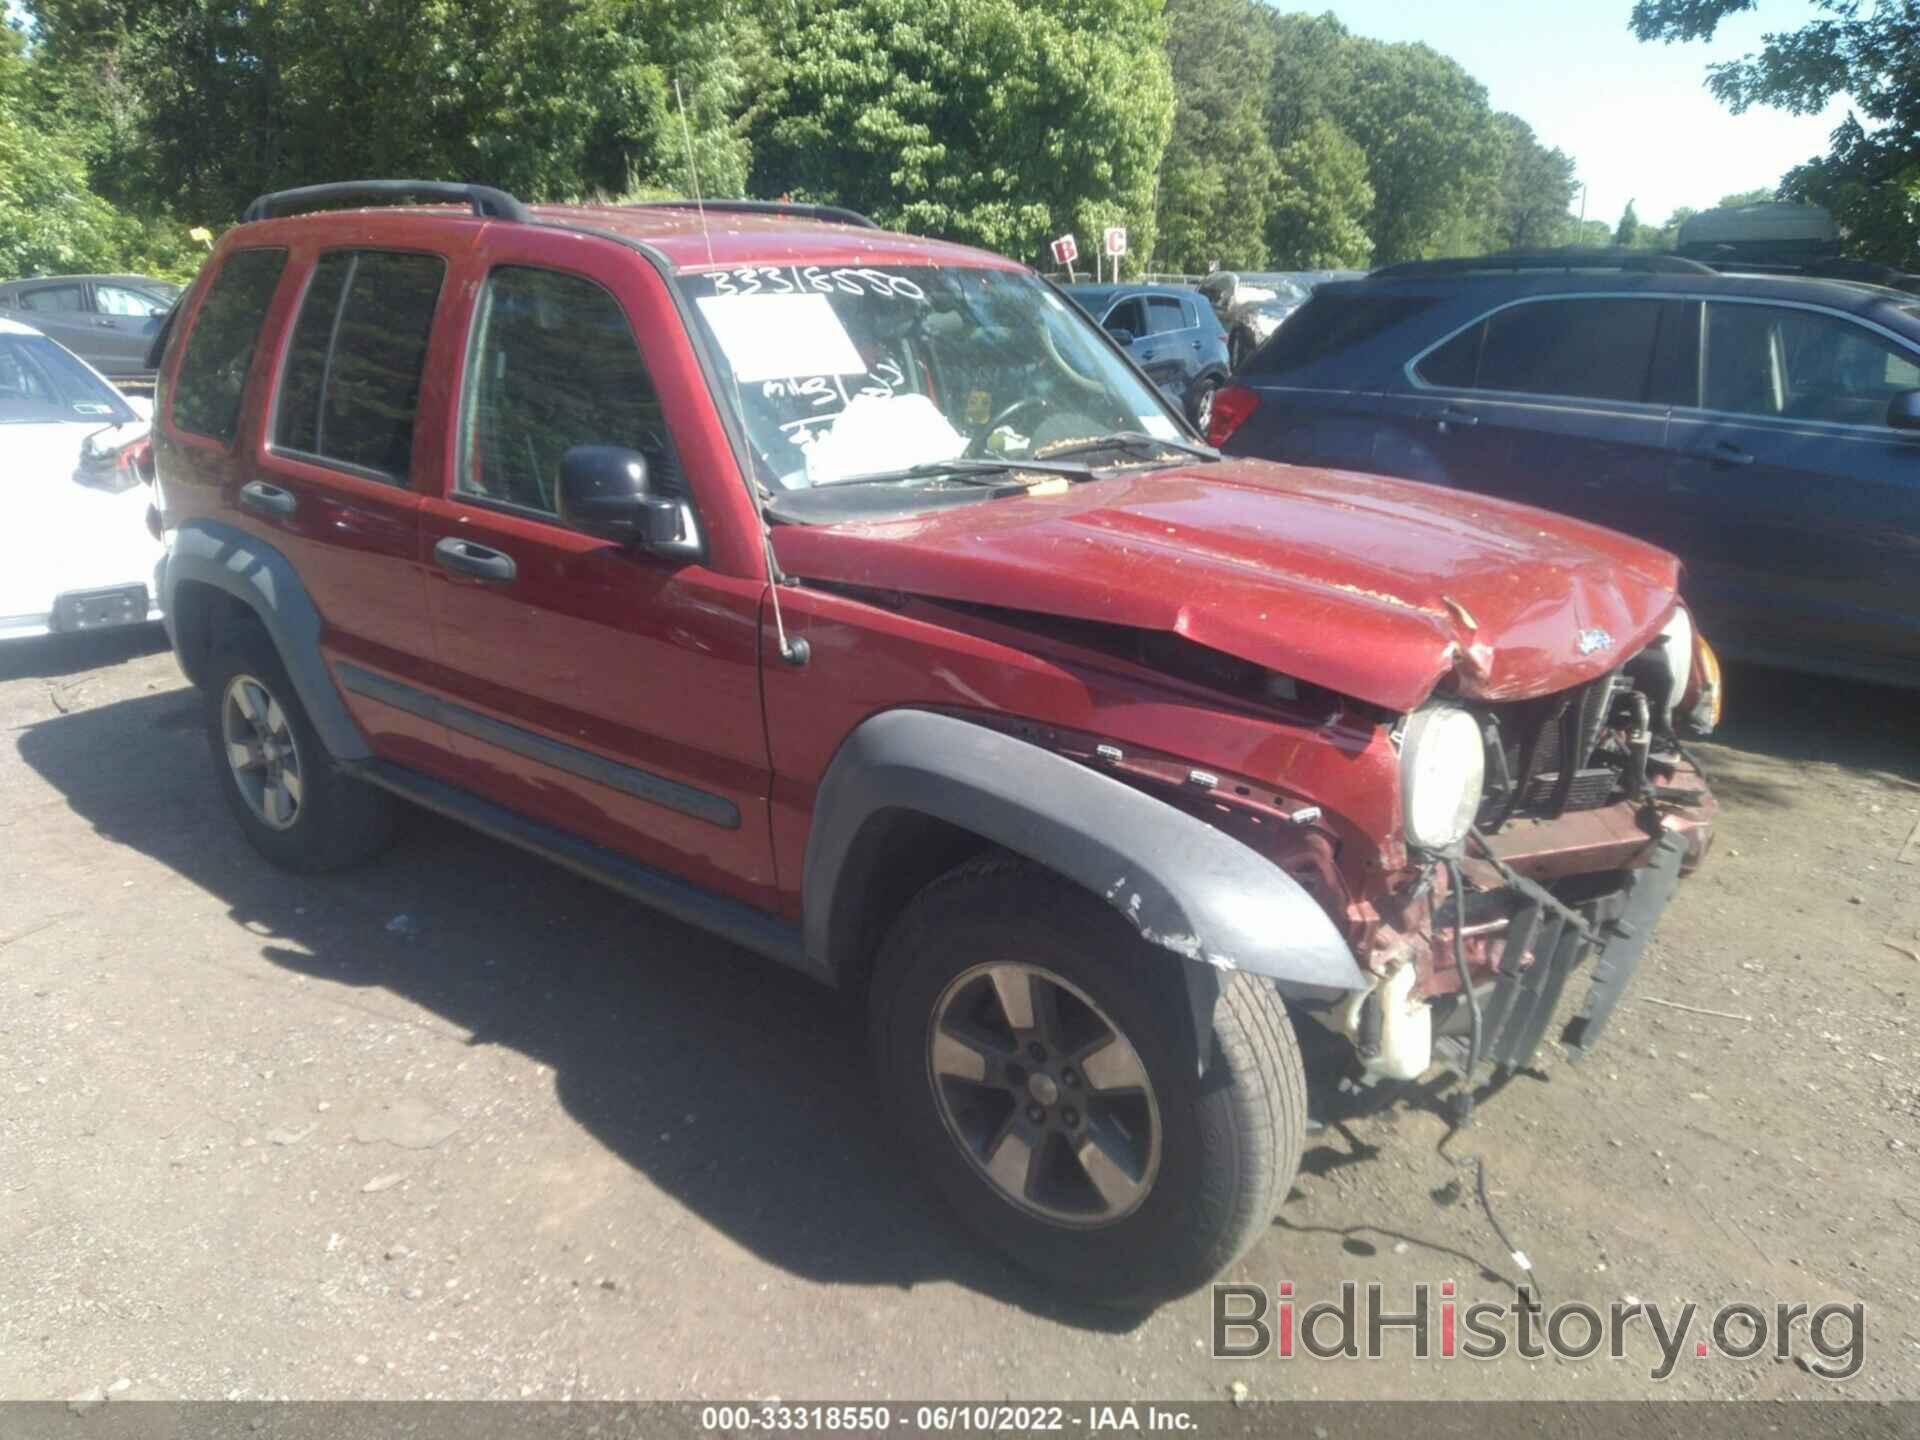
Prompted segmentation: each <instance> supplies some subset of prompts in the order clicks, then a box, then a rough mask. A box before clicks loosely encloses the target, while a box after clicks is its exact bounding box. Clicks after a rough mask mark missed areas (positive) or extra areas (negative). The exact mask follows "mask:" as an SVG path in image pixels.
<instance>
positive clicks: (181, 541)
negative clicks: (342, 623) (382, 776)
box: [159, 520, 373, 760]
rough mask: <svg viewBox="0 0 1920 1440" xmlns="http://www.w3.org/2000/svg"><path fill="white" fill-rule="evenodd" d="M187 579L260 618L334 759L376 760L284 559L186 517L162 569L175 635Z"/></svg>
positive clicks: (229, 530) (250, 539) (249, 539)
mask: <svg viewBox="0 0 1920 1440" xmlns="http://www.w3.org/2000/svg"><path fill="white" fill-rule="evenodd" d="M184 581H197V582H199V583H201V584H205V585H211V586H213V587H214V588H215V589H218V590H224V591H225V592H226V593H227V594H229V595H231V596H233V598H234V599H236V600H238V601H239V602H240V603H241V604H243V605H245V606H246V607H247V608H248V609H249V610H251V611H252V612H253V613H254V614H255V615H256V616H258V617H259V620H260V623H261V624H262V625H263V626H264V627H266V631H267V634H268V636H269V637H270V638H271V639H272V640H273V643H274V647H275V648H276V649H277V650H279V652H280V659H281V662H282V663H283V664H285V665H286V667H287V676H288V678H289V679H291V680H292V681H293V688H294V691H295V693H297V694H298V695H299V697H300V703H301V704H302V705H303V706H305V707H306V711H307V716H308V718H309V719H311V720H312V721H313V728H314V729H315V730H317V731H319V732H320V741H321V743H322V744H324V745H325V746H326V747H327V753H328V754H330V755H331V756H332V757H333V758H334V759H335V760H366V759H370V758H371V757H372V755H373V751H372V749H371V748H370V747H369V746H368V744H367V739H366V736H364V735H362V734H361V733H360V727H359V726H358V725H356V724H354V722H353V716H352V715H351V714H349V713H348V711H347V707H346V702H344V701H343V700H342V699H341V698H340V692H339V690H338V689H337V688H336V687H335V685H334V683H333V677H332V676H331V675H329V674H328V673H327V665H326V661H325V660H324V659H323V658H322V657H321V654H320V631H321V628H322V626H321V620H320V612H319V611H318V610H317V609H315V608H314V604H313V599H312V597H311V596H309V595H308V594H307V589H306V586H304V585H302V584H301V583H300V577H299V576H298V575H297V574H295V573H294V569H293V566H292V564H291V563H289V561H288V560H287V557H286V556H284V555H282V554H281V553H280V552H279V551H278V550H276V549H274V548H273V546H271V545H268V544H266V543H265V542H264V541H262V540H260V539H258V538H257V537H255V536H252V535H249V534H247V533H246V532H245V531H244V530H239V529H236V528H234V527H233V526H231V525H227V524H223V523H222V522H220V521H218V520H189V521H187V522H186V523H185V524H184V525H181V526H180V527H179V528H178V529H177V530H175V531H174V532H173V537H172V545H171V547H170V548H169V550H168V551H167V554H166V558H165V559H164V560H163V561H162V562H161V564H160V571H159V589H160V605H161V609H162V610H163V611H164V612H165V614H166V615H167V616H168V627H169V629H170V630H171V628H172V626H173V619H172V617H173V616H174V615H175V614H176V613H177V612H176V610H175V608H174V593H175V591H176V590H177V589H178V587H179V586H180V584H181V583H182V582H184ZM176 643H177V641H176Z"/></svg>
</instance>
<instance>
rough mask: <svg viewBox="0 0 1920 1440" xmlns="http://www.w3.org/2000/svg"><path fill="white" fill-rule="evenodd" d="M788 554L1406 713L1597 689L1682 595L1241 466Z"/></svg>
mask: <svg viewBox="0 0 1920 1440" xmlns="http://www.w3.org/2000/svg"><path fill="white" fill-rule="evenodd" d="M774 550H775V553H776V554H777V555H778V557H779V560H780V565H781V568H782V569H783V570H785V571H786V572H787V573H788V574H790V575H793V576H796V577H798V578H800V579H806V580H823V581H833V582H839V583H842V584H850V585H866V586H873V587H875V588H878V589H886V590H898V591H902V592H905V593H909V594H918V595H925V596H929V597H933V598H937V599H947V600H964V601H972V602H975V603H979V604H987V605H996V606H1002V607H1006V608H1009V609H1018V610H1030V611H1035V612H1039V613H1042V614H1048V615H1062V616H1071V617H1074V618H1078V619H1084V620H1098V621H1104V622H1106V623H1109V624H1114V625H1127V626H1132V627H1135V628H1139V629H1151V630H1167V631H1172V632H1174V633H1176V634H1179V635H1182V636H1184V637H1186V638H1187V639H1189V640H1192V641H1194V642H1195V643H1197V644H1200V645H1205V646H1208V647H1210V648H1212V649H1215V650H1221V651H1224V652H1226V653H1227V654H1230V655H1235V656H1238V657H1239V658H1241V659H1243V660H1248V661H1251V662H1253V663H1254V664H1257V665H1262V666H1265V667H1266V668H1268V669H1271V670H1277V671H1280V672H1282V673H1284V674H1287V675H1291V676H1294V677H1295V678H1296V679H1300V680H1304V681H1307V682H1308V683H1310V684H1314V685H1321V686H1324V687H1326V688H1327V689H1329V690H1334V691H1338V692H1339V693H1341V694H1343V695H1350V696H1353V697H1354V698H1355V699H1359V700H1364V701H1368V702H1370V703H1372V704H1376V705H1382V706H1386V707H1387V708H1389V709H1393V710H1410V709H1412V708H1414V707H1415V706H1417V705H1419V704H1420V702H1421V701H1423V700H1425V699H1426V697H1427V696H1428V695H1429V694H1430V693H1432V691H1433V689H1434V687H1435V686H1436V685H1437V684H1439V682H1440V681H1441V680H1442V679H1443V678H1445V677H1446V676H1447V675H1448V674H1449V673H1455V674H1456V675H1457V679H1456V686H1455V688H1456V689H1457V690H1458V691H1459V693H1461V694H1462V695H1466V696H1469V697H1473V698H1477V699H1483V700H1510V699H1517V698H1520V697H1523V696H1528V695H1539V694H1546V693H1549V692H1552V691H1556V690H1563V689H1566V688H1568V687H1570V686H1574V685H1578V684H1582V683H1584V682H1585V681H1588V680H1591V679H1594V678H1596V677H1598V676H1600V675H1603V674H1605V673H1606V672H1607V671H1608V670H1611V669H1613V668H1614V667H1615V666H1617V665H1619V664H1620V662H1621V661H1623V660H1625V659H1627V658H1628V657H1629V656H1630V655H1632V654H1633V653H1634V652H1635V651H1636V650H1638V649H1639V648H1640V647H1641V646H1642V645H1644V644H1645V643H1646V642H1647V641H1648V640H1650V639H1651V638H1652V637H1653V635H1654V634H1656V633H1657V632H1658V630H1659V628H1660V626H1661V625H1662V624H1663V623H1664V622H1665V620H1666V618H1667V615H1668V613H1669V612H1670V611H1671V609H1672V608H1673V603H1674V598H1675V593H1676V590H1677V587H1678V585H1679V563H1678V562H1677V561H1676V560H1675V559H1674V558H1673V557H1672V556H1671V555H1668V554H1667V553H1666V552H1665V551H1662V550H1657V549H1655V548H1654V547H1652V546H1650V545H1643V544H1641V543H1640V542H1639V541H1637V540H1630V539H1628V538H1627V537H1625V536H1623V535H1617V534H1615V533H1613V532H1612V531H1610V530H1602V529H1600V528H1598V527H1597V526H1592V525H1587V524H1584V523H1582V522H1580V521H1578V520H1569V519H1567V518H1565V517H1564V516H1559V515H1550V514H1548V513H1546V512H1545V511H1541V510H1534V509H1531V508H1529V507H1527V506H1523V505H1512V504H1508V503H1506V502H1504V501H1499V500H1492V499H1488V498H1486V497H1484V496H1478V495H1468V494H1463V493H1461V492H1459V491H1454V490H1445V489H1440V488H1437V487H1434V486H1430V485H1420V484H1415V483H1413V482H1411V481H1404V480H1390V479H1386V478H1383V477H1381V476H1376V475H1359V474H1353V473H1350V472H1345V471H1331V470H1314V469H1305V468H1299V467H1295V466H1289V465H1272V464H1267V463H1265V462H1262V461H1246V460H1229V461H1223V462H1221V463H1219V464H1209V465H1199V466H1195V467H1193V468H1191V469H1184V468H1183V469H1178V470H1160V471H1156V472H1148V473H1140V474H1133V475H1115V476H1111V477H1108V478H1105V479H1102V480H1098V481H1093V482H1090V483H1087V484H1082V485H1076V486H1074V487H1073V488H1072V489H1071V490H1069V491H1067V492H1066V493H1065V494H1059V495H1036V496H1019V497H1015V498H1009V499H1003V500H987V501H982V502H981V503H979V504H977V505H963V506H957V507H954V508H951V509H946V510H939V511H933V512H930V513H925V514H920V515H915V516H910V517H906V518H902V519H897V520H878V521H863V522H859V523H847V524H841V525H828V526H795V525H789V526H781V527H779V528H778V529H777V530H776V531H775V534H774ZM1602 632H1604V635H1603V634H1602ZM1603 641H1604V643H1603ZM1583 650H1584V651H1585V653H1583Z"/></svg>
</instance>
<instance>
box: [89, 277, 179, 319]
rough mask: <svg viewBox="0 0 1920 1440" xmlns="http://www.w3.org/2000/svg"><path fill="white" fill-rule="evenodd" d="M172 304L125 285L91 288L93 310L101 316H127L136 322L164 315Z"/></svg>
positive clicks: (169, 301)
mask: <svg viewBox="0 0 1920 1440" xmlns="http://www.w3.org/2000/svg"><path fill="white" fill-rule="evenodd" d="M172 304H173V302H172V301H171V300H163V299H161V298H160V297H159V296H158V295H149V294H147V293H146V292H145V291H144V290H132V289H129V288H128V287H127V286H125V285H95V286H94V287H93V308H94V309H95V310H96V311H98V312H99V313H100V314H102V315H129V316H132V317H133V318H134V319H137V320H146V319H150V318H152V317H153V316H155V315H164V314H166V313H167V311H168V309H170V308H171V307H172Z"/></svg>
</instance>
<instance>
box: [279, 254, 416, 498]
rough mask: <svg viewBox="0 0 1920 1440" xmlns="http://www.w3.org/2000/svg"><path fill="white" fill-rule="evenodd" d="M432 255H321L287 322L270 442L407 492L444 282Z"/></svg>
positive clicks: (280, 447)
mask: <svg viewBox="0 0 1920 1440" xmlns="http://www.w3.org/2000/svg"><path fill="white" fill-rule="evenodd" d="M446 268H447V267H446V262H445V261H444V260H442V259H441V258H440V257H439V256H437V255H403V254H394V253H390V252H387V251H382V250H366V251H335V252H333V253H330V254H327V255H323V256H321V257H320V259H319V260H318V262H316V263H315V265H314V267H313V275H312V277H311V278H310V279H309V280H308V282H307V293H306V298H305V299H304V300H303V301H302V302H301V305H300V317H299V319H298V320H297V321H296V322H295V323H294V328H293V340H292V342H291V344H290V345H289V346H288V349H287V363H286V369H285V372H284V374H283V376H282V379H281V382H280V400H279V408H278V410H277V412H276V413H275V416H274V427H273V443H274V445H275V446H276V447H277V448H279V449H283V450H290V451H294V452H296V453H299V454H303V455H311V456H314V457H316V458H318V459H322V460H331V461H335V462H338V463H340V464H344V465H348V466H352V467H353V468H355V469H358V470H366V471H370V472H372V473H374V474H377V475H380V476H382V477H384V478H387V479H391V480H395V481H398V482H399V483H401V484H405V483H406V480H407V475H408V472H409V471H410V469H411V468H412V464H413V420H414V415H415V413H416V412H417V411H418V409H419V403H420V375H421V371H422V369H423V368H424V366H425V364H426V358H427V337H428V334H429V332H430V331H431V329H432V326H433V312H434V307H435V306H436V305H437V304H438V303H439V299H440V286H441V282H442V280H444V279H445V276H446Z"/></svg>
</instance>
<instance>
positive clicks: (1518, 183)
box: [1490, 112, 1574, 250]
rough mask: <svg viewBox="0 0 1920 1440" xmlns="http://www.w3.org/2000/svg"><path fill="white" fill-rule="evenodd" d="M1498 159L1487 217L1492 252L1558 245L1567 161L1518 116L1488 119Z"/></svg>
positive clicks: (1569, 199)
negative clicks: (1494, 192)
mask: <svg viewBox="0 0 1920 1440" xmlns="http://www.w3.org/2000/svg"><path fill="white" fill-rule="evenodd" d="M1493 123H1494V127H1495V129H1496V130H1497V131H1498V132H1499V135H1500V140H1501V145H1502V156H1501V164H1500V178H1499V184H1498V189H1497V199H1496V202H1495V208H1494V212H1493V216H1492V224H1491V226H1490V229H1491V236H1490V239H1491V243H1492V248H1494V249H1501V250H1531V249H1539V248H1542V247H1544V246H1549V245H1557V244H1559V243H1560V238H1561V233H1562V232H1563V231H1564V230H1565V229H1566V223H1567V207H1568V206H1569V205H1571V204H1572V203H1573V172H1574V164H1573V157H1572V156H1571V155H1568V154H1567V153H1566V152H1565V151H1564V150H1561V149H1559V148H1557V147H1555V148H1553V149H1549V148H1548V147H1547V146H1545V145H1542V144H1541V143H1540V141H1539V138H1538V137H1537V136H1535V135H1534V133H1533V127H1532V126H1530V125H1528V124H1527V122H1526V121H1524V120H1522V119H1521V118H1520V117H1519V116H1518V115H1509V114H1506V113H1505V112H1502V113H1500V114H1497V115H1495V116H1494V117H1493Z"/></svg>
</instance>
